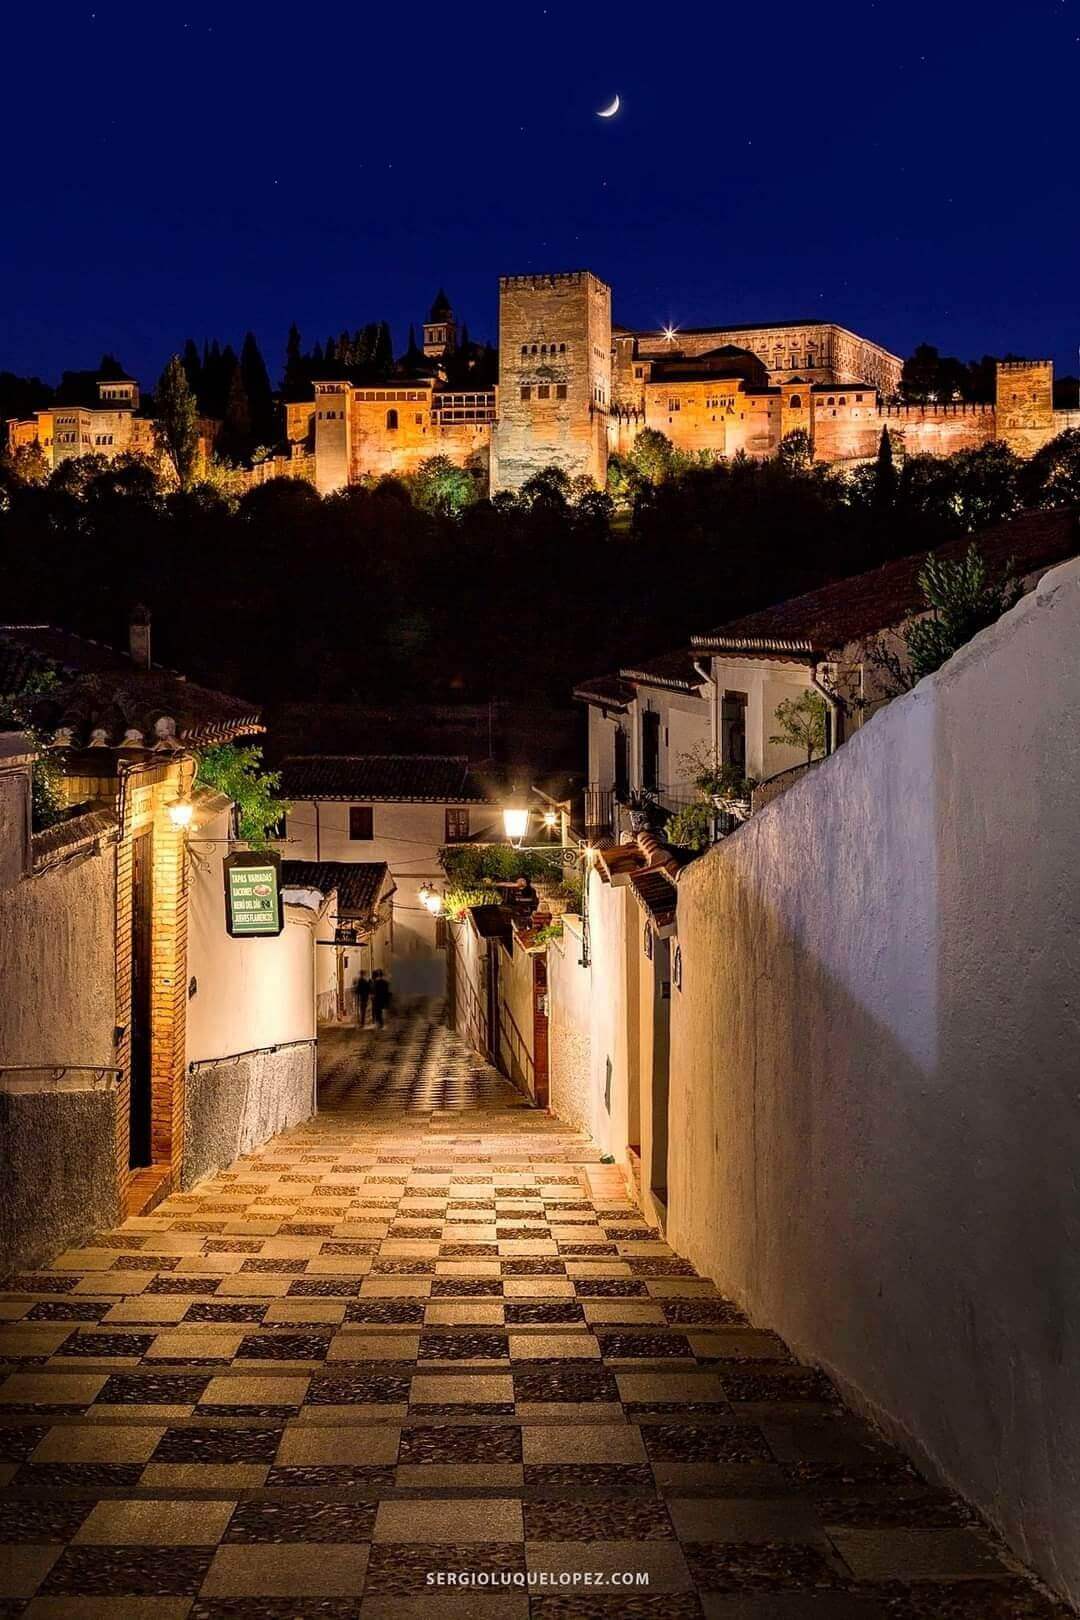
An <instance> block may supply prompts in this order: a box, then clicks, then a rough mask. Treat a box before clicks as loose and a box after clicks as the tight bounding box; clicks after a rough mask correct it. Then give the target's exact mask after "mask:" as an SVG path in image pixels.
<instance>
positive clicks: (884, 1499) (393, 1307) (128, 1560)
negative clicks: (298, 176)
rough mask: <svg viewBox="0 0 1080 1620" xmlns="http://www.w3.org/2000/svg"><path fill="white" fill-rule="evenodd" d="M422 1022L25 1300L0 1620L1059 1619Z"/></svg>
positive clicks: (830, 1394) (10, 1393)
mask: <svg viewBox="0 0 1080 1620" xmlns="http://www.w3.org/2000/svg"><path fill="white" fill-rule="evenodd" d="M433 1012H434V1010H433V1008H432V1007H431V1006H430V1005H427V1004H423V1003H419V1004H414V1005H413V1006H412V1007H408V1008H406V1009H405V1010H404V1012H403V1014H402V1015H401V1016H400V1017H399V1018H397V1019H395V1020H392V1021H391V1024H390V1025H389V1027H388V1028H387V1029H386V1030H385V1031H382V1032H379V1031H373V1030H369V1031H365V1032H362V1033H360V1032H357V1031H355V1030H349V1031H344V1032H335V1033H333V1034H331V1035H330V1036H329V1037H328V1038H327V1039H326V1040H325V1041H324V1045H323V1053H322V1068H323V1083H322V1094H321V1098H322V1100H321V1112H320V1113H319V1115H318V1117H317V1118H316V1119H314V1120H312V1121H311V1122H310V1123H309V1124H307V1125H305V1126H303V1127H301V1128H298V1129H296V1130H293V1131H290V1132H288V1133H287V1134H285V1135H283V1136H281V1137H279V1138H277V1139H276V1140H274V1141H272V1142H271V1143H269V1144H268V1145H267V1146H266V1147H265V1148H264V1149H263V1150H262V1151H261V1152H258V1153H255V1154H253V1155H251V1156H250V1157H249V1158H247V1159H244V1160H241V1161H240V1162H238V1163H236V1164H235V1165H233V1166H232V1168H231V1169H229V1170H228V1171H225V1172H223V1173H221V1174H219V1175H217V1176H215V1177H213V1178H212V1179H211V1180H209V1181H208V1182H206V1183H204V1184H203V1185H201V1186H200V1187H199V1188H198V1189H197V1190H196V1191H194V1192H191V1193H186V1194H177V1195H174V1196H173V1197H171V1198H170V1199H169V1200H168V1201H167V1202H166V1203H163V1204H162V1205H161V1206H160V1207H159V1208H158V1209H157V1210H156V1211H155V1212H154V1213H153V1214H151V1215H149V1216H146V1217H142V1218H139V1219H134V1220H129V1221H127V1222H126V1223H125V1225H124V1226H123V1227H122V1228H120V1229H119V1230H118V1231H112V1232H105V1233H102V1234H100V1235H98V1236H97V1237H95V1238H94V1239H93V1240H92V1241H91V1242H90V1243H89V1244H88V1245H87V1246H86V1247H84V1248H81V1249H76V1250H72V1251H71V1252H69V1253H67V1254H63V1255H61V1256H60V1257H59V1258H58V1259H57V1260H56V1261H55V1262H54V1263H53V1264H52V1265H51V1266H49V1267H47V1268H44V1269H42V1270H41V1271H40V1272H38V1273H35V1274H34V1275H31V1276H22V1277H17V1278H13V1279H10V1280H9V1281H8V1284H7V1289H6V1292H4V1293H3V1295H2V1296H0V1318H2V1319H3V1320H2V1325H0V1362H2V1368H0V1376H2V1381H0V1482H2V1487H3V1505H2V1510H0V1539H2V1541H3V1543H4V1545H3V1547H2V1549H0V1568H2V1578H3V1585H2V1593H3V1597H2V1599H0V1620H6V1617H9V1616H16V1615H20V1616H21V1615H26V1616H29V1617H32V1620H46V1617H60V1616H63V1617H72V1620H98V1617H105V1616H108V1620H136V1617H137V1620H143V1617H147V1620H185V1617H187V1620H225V1617H226V1616H228V1617H233V1616H238V1617H248V1616H250V1617H251V1620H256V1617H257V1620H278V1617H285V1616H289V1617H292V1616H296V1617H303V1616H326V1617H341V1620H345V1617H347V1616H348V1617H353V1620H356V1617H359V1620H465V1617H466V1616H468V1617H469V1620H475V1617H479V1620H578V1617H581V1620H591V1617H594V1616H595V1617H601V1616H603V1617H608V1616H610V1617H611V1620H616V1617H619V1620H623V1617H630V1620H635V1617H645V1616H655V1617H656V1620H692V1617H702V1616H703V1617H709V1620H885V1617H891V1620H995V1617H1004V1616H1007V1617H1010V1620H1043V1617H1049V1616H1051V1615H1056V1614H1058V1613H1062V1612H1064V1611H1061V1610H1059V1609H1058V1608H1057V1606H1056V1605H1054V1604H1052V1603H1051V1602H1049V1601H1048V1600H1046V1599H1045V1598H1043V1597H1042V1596H1040V1595H1039V1593H1038V1592H1037V1591H1036V1590H1035V1589H1034V1588H1033V1587H1032V1586H1031V1585H1030V1583H1029V1582H1028V1581H1027V1579H1026V1578H1025V1577H1024V1576H1023V1575H1022V1574H1019V1573H1017V1572H1016V1570H1015V1566H1014V1565H1011V1564H1009V1563H1007V1562H1006V1561H1004V1560H1003V1558H1002V1555H1001V1554H1000V1552H999V1550H998V1548H997V1547H996V1546H995V1544H994V1543H993V1542H992V1541H991V1540H990V1538H989V1537H988V1536H986V1534H985V1533H984V1532H983V1531H982V1530H981V1529H980V1528H978V1527H977V1526H976V1525H974V1524H972V1523H971V1521H970V1517H969V1515H968V1514H967V1513H966V1511H965V1509H964V1507H963V1506H962V1505H961V1504H960V1503H958V1502H957V1501H956V1500H955V1499H954V1498H952V1497H950V1496H949V1495H947V1494H945V1493H943V1492H941V1491H940V1490H937V1489H934V1488H932V1487H930V1486H929V1485H927V1484H925V1483H924V1482H923V1481H922V1480H920V1478H919V1477H918V1476H917V1475H916V1473H915V1472H914V1470H913V1469H912V1468H911V1467H910V1466H909V1465H908V1464H907V1463H906V1462H905V1460H904V1459H903V1458H902V1457H901V1455H900V1454H899V1453H898V1452H897V1451H895V1450H893V1449H892V1448H890V1447H889V1446H887V1445H885V1444H884V1443H882V1442H881V1441H880V1440H879V1439H878V1438H877V1437H876V1436H875V1434H874V1433H873V1432H872V1431H871V1430H870V1429H869V1428H868V1427H867V1426H866V1425H865V1424H864V1423H863V1422H862V1421H861V1420H859V1419H857V1418H856V1417H854V1416H852V1415H850V1414H849V1413H848V1412H846V1411H845V1410H844V1408H843V1407H842V1406H841V1405H840V1404H839V1403H838V1401H837V1399H836V1396H835V1393H834V1391H833V1389H832V1388H831V1386H830V1385H829V1383H828V1382H827V1381H826V1380H825V1379H824V1378H823V1377H822V1376H821V1375H820V1374H819V1373H817V1372H816V1371H814V1370H811V1369H808V1368H806V1367H803V1366H801V1365H799V1364H798V1363H797V1362H795V1361H794V1360H793V1359H792V1358H791V1356H790V1355H789V1353H788V1351H787V1349H786V1347H785V1346H784V1344H783V1343H782V1342H781V1341H780V1340H779V1339H778V1338H776V1337H775V1336H774V1335H773V1334H772V1333H770V1332H768V1331H767V1330H764V1329H762V1328H761V1327H758V1326H751V1325H750V1324H749V1323H747V1322H746V1320H745V1319H744V1318H743V1317H742V1316H741V1315H740V1313H739V1311H738V1310H737V1309H736V1308H735V1307H734V1306H732V1305H731V1304H729V1303H728V1302H727V1301H726V1300H724V1299H723V1298H721V1297H720V1296H719V1295H718V1294H717V1292H716V1290H715V1289H714V1287H713V1286H712V1284H711V1283H709V1282H707V1281H705V1280H703V1279H702V1278H699V1277H697V1276H696V1275H695V1274H694V1271H693V1268H692V1267H691V1266H690V1265H688V1264H687V1263H686V1262H685V1261H683V1260H681V1259H679V1258H678V1257H676V1256H675V1255H674V1254H672V1252H671V1251H670V1250H669V1249H668V1248H667V1246H666V1245H665V1244H664V1243H663V1242H662V1241H661V1240H660V1238H659V1235H658V1234H657V1233H656V1232H654V1231H650V1230H648V1229H647V1228H646V1226H645V1224H644V1223H643V1221H642V1220H641V1218H640V1216H639V1214H638V1212H637V1211H636V1210H635V1209H634V1208H633V1207H632V1206H631V1205H630V1204H629V1203H628V1201H627V1198H626V1194H625V1187H624V1183H623V1180H622V1177H621V1173H620V1171H619V1169H618V1167H617V1166H614V1165H602V1164H600V1163H599V1160H598V1154H597V1151H596V1149H595V1148H594V1147H593V1146H592V1145H591V1144H590V1143H589V1142H588V1141H587V1140H586V1139H584V1138H583V1137H581V1136H579V1135H577V1134H575V1133H574V1132H572V1131H569V1130H568V1129H566V1128H565V1127H563V1126H561V1125H560V1124H559V1123H558V1122H557V1121H555V1120H552V1119H551V1118H549V1117H547V1116H546V1115H544V1114H541V1113H538V1112H536V1111H535V1110H533V1109H531V1108H529V1107H527V1106H526V1105H525V1104H524V1103H523V1102H522V1100H521V1098H520V1097H519V1096H518V1094H517V1093H516V1092H515V1091H514V1090H513V1089H512V1088H511V1087H510V1085H509V1084H508V1083H507V1082H506V1081H504V1080H503V1079H502V1078H501V1077H500V1076H499V1075H497V1074H495V1073H494V1072H493V1071H492V1070H490V1069H488V1068H486V1067H485V1066H484V1065H483V1064H482V1063H481V1062H480V1061H479V1060H478V1059H476V1058H475V1057H474V1056H472V1055H471V1054H469V1053H468V1052H467V1051H466V1050H465V1049H464V1048H463V1047H462V1046H461V1044H460V1042H459V1041H458V1040H457V1039H456V1038H455V1037H454V1036H453V1035H451V1034H450V1033H449V1032H448V1031H447V1030H446V1029H444V1028H443V1027H442V1026H441V1025H440V1024H439V1023H438V1022H436V1021H435V1019H434V1016H433ZM525 1572H529V1573H530V1574H531V1575H534V1576H538V1577H543V1578H545V1579H546V1581H547V1582H548V1584H546V1585H534V1586H531V1587H529V1588H525V1587H523V1586H517V1587H515V1586H513V1585H507V1586H502V1585H500V1584H494V1583H497V1582H500V1581H501V1580H502V1579H503V1578H504V1577H509V1576H511V1575H513V1574H518V1575H523V1574H524V1573H525ZM470 1573H471V1574H473V1575H475V1576H476V1577H477V1579H483V1580H485V1581H487V1582H490V1583H493V1584H492V1585H488V1586H486V1587H484V1586H479V1587H476V1588H468V1589H463V1588H461V1587H458V1588H456V1589H455V1587H453V1586H451V1585H436V1584H432V1582H433V1580H435V1579H436V1578H437V1577H439V1576H440V1575H441V1576H443V1577H444V1578H448V1577H449V1578H452V1577H460V1576H464V1575H468V1574H470ZM586 1576H587V1577H588V1578H589V1580H590V1582H591V1583H592V1584H585V1583H584V1579H583V1578H584V1577H586ZM575 1577H577V1578H579V1579H578V1581H577V1584H572V1582H573V1579H574V1578H575ZM620 1577H627V1578H629V1580H630V1581H632V1582H635V1583H636V1582H638V1581H640V1580H641V1579H643V1578H644V1577H647V1579H648V1584H647V1585H642V1584H632V1585H629V1586H623V1585H614V1584H611V1582H612V1581H614V1580H616V1579H618V1578H620Z"/></svg>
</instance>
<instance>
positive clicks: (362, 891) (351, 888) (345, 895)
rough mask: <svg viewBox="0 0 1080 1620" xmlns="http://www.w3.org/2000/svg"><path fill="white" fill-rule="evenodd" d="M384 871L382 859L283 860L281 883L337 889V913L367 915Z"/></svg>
mask: <svg viewBox="0 0 1080 1620" xmlns="http://www.w3.org/2000/svg"><path fill="white" fill-rule="evenodd" d="M387 870H388V869H387V865H386V862H385V861H282V863H281V886H282V888H284V889H317V890H318V892H319V893H320V894H322V895H328V894H332V893H334V892H335V890H336V892H337V901H338V915H339V916H342V917H345V916H348V917H370V916H371V915H372V913H373V912H374V910H375V907H376V905H377V903H378V899H379V893H380V891H381V889H382V886H383V884H384V883H385V881H386V874H387ZM390 892H391V893H393V890H392V889H391V891H390Z"/></svg>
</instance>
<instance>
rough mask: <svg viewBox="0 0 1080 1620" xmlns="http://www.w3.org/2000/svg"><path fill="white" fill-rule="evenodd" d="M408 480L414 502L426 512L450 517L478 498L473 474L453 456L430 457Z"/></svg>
mask: <svg viewBox="0 0 1080 1620" xmlns="http://www.w3.org/2000/svg"><path fill="white" fill-rule="evenodd" d="M407 483H408V487H409V491H410V493H411V495H412V498H413V502H414V504H415V505H416V506H418V507H419V508H420V510H421V511H422V512H438V513H442V514H444V515H446V516H450V515H452V514H454V513H456V512H460V511H462V510H463V508H464V507H466V506H468V505H470V504H471V502H473V501H474V500H475V499H476V485H475V483H474V482H473V479H472V475H471V474H470V473H469V471H468V469H467V468H465V467H459V466H458V465H457V463H456V462H453V461H451V460H450V458H449V456H428V457H427V458H426V459H425V460H424V461H422V462H421V463H420V465H419V467H417V469H416V471H415V473H413V475H412V477H411V478H409V479H408V480H407Z"/></svg>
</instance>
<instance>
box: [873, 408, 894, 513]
mask: <svg viewBox="0 0 1080 1620" xmlns="http://www.w3.org/2000/svg"><path fill="white" fill-rule="evenodd" d="M898 487H899V478H898V477H897V472H896V464H895V462H894V461H893V446H892V435H891V433H890V432H889V428H888V424H886V425H885V426H884V427H883V428H882V430H881V438H880V439H879V441H878V453H877V466H876V478H875V481H874V504H875V506H878V507H881V508H884V507H892V506H895V505H896V494H897V489H898Z"/></svg>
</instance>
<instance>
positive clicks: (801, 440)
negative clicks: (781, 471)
mask: <svg viewBox="0 0 1080 1620" xmlns="http://www.w3.org/2000/svg"><path fill="white" fill-rule="evenodd" d="M776 455H777V459H778V461H779V462H780V465H781V467H783V468H785V470H786V471H787V472H789V473H804V472H809V471H810V468H811V466H812V465H813V461H814V453H813V449H812V447H811V444H810V435H809V433H807V431H806V429H805V428H792V430H791V432H790V433H785V434H784V437H783V438H782V439H781V440H780V444H779V446H778V447H777V451H776Z"/></svg>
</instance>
